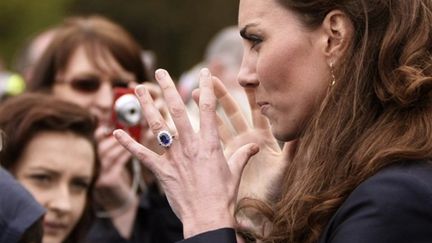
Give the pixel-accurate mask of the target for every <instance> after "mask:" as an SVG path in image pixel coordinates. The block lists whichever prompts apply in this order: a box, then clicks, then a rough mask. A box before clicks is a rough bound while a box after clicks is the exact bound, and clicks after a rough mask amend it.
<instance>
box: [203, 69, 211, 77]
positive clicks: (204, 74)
mask: <svg viewBox="0 0 432 243" xmlns="http://www.w3.org/2000/svg"><path fill="white" fill-rule="evenodd" d="M201 75H202V76H204V77H208V76H210V71H209V70H208V69H207V68H203V69H201Z"/></svg>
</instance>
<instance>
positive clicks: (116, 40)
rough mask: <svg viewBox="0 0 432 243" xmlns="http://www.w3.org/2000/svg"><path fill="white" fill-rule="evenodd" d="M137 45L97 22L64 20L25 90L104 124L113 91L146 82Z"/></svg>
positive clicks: (117, 29) (119, 31)
mask: <svg viewBox="0 0 432 243" xmlns="http://www.w3.org/2000/svg"><path fill="white" fill-rule="evenodd" d="M141 53H142V50H141V48H140V46H139V45H138V44H137V42H136V41H135V40H134V39H133V38H132V37H131V36H130V35H129V33H127V32H126V31H125V30H124V29H123V28H122V27H120V26H119V25H117V24H115V23H113V22H111V21H110V20H108V19H105V18H103V17H100V16H91V17H74V18H68V19H66V20H65V21H64V23H63V24H62V25H60V26H59V27H57V31H56V35H55V37H54V39H53V40H52V42H51V45H50V46H49V48H48V49H47V50H46V52H45V53H44V54H43V56H42V58H41V60H40V62H39V63H38V65H37V66H36V68H35V72H34V79H33V80H32V81H31V86H30V90H33V91H35V90H38V91H46V92H50V93H52V94H54V95H55V96H58V97H60V98H62V99H64V100H67V101H71V102H73V103H76V104H78V105H80V106H82V107H86V108H88V109H90V111H91V112H92V113H93V114H95V115H96V116H97V117H98V118H99V120H100V122H101V124H107V123H109V119H110V109H111V106H112V102H113V88H114V87H128V86H130V85H131V84H132V83H141V82H143V81H146V80H148V77H149V76H148V74H147V73H146V71H145V67H144V64H143V61H142V57H141Z"/></svg>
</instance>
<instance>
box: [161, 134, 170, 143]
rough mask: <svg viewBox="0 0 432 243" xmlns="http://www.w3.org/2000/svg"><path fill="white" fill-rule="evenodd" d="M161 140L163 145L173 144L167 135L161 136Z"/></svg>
mask: <svg viewBox="0 0 432 243" xmlns="http://www.w3.org/2000/svg"><path fill="white" fill-rule="evenodd" d="M160 140H161V142H162V143H163V144H165V145H166V144H169V143H170V142H171V139H170V137H169V136H168V135H167V134H161V136H160Z"/></svg>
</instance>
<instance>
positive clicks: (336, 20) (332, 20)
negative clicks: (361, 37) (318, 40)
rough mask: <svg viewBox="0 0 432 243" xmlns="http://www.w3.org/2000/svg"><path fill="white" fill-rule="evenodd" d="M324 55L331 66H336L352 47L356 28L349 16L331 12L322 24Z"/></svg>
mask: <svg viewBox="0 0 432 243" xmlns="http://www.w3.org/2000/svg"><path fill="white" fill-rule="evenodd" d="M322 28H323V34H324V41H325V43H324V49H323V51H324V55H325V56H326V57H327V60H328V62H329V65H330V64H335V63H337V61H338V60H339V59H340V58H341V57H342V56H343V55H344V54H345V52H346V51H347V49H348V48H349V47H350V44H351V41H352V38H353V33H354V26H353V24H352V22H351V20H350V19H349V18H348V16H347V15H346V14H345V13H344V12H342V11H340V10H333V11H330V12H329V13H328V14H327V16H326V17H325V18H324V20H323V22H322Z"/></svg>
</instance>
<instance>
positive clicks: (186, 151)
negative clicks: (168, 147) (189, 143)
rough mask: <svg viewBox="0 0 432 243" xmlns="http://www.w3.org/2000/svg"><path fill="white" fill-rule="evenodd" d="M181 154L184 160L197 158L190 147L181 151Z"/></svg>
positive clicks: (194, 150) (194, 151) (195, 152)
mask: <svg viewBox="0 0 432 243" xmlns="http://www.w3.org/2000/svg"><path fill="white" fill-rule="evenodd" d="M183 154H184V156H185V157H186V158H189V159H192V158H196V156H197V151H196V149H194V148H191V147H186V148H184V150H183Z"/></svg>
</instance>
